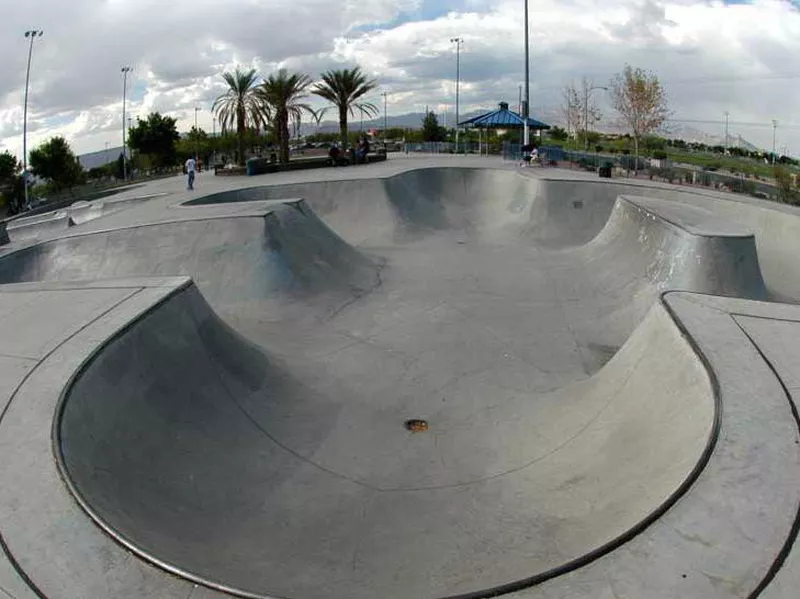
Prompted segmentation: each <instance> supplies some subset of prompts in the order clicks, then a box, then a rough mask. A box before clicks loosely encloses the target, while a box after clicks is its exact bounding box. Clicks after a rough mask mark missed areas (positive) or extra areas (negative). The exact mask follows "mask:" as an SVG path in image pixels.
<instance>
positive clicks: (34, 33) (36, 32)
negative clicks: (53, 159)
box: [22, 29, 44, 206]
mask: <svg viewBox="0 0 800 599" xmlns="http://www.w3.org/2000/svg"><path fill="white" fill-rule="evenodd" d="M43 33H44V32H43V31H42V30H41V29H29V30H28V31H26V32H25V37H28V38H30V40H31V43H30V46H29V47H28V70H27V73H26V75H25V103H24V106H23V108H22V183H23V185H22V187H24V188H25V204H24V206H27V205H28V84H29V83H30V80H31V58H32V57H33V40H34V39H36V38H37V37H42V34H43Z"/></svg>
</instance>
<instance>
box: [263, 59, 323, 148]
mask: <svg viewBox="0 0 800 599" xmlns="http://www.w3.org/2000/svg"><path fill="white" fill-rule="evenodd" d="M310 85H311V79H310V78H309V77H308V75H303V74H301V73H289V71H287V70H286V69H280V70H279V71H278V72H277V73H273V74H272V75H270V76H269V77H267V78H266V79H265V80H264V82H263V83H262V84H261V85H260V86H259V88H258V90H257V93H258V97H259V99H260V100H261V102H262V103H263V104H264V105H265V106H264V108H263V113H264V114H269V115H270V116H272V124H273V129H274V130H275V134H276V136H277V138H278V145H279V147H280V152H279V159H280V161H281V162H283V163H286V162H289V121H290V120H291V121H293V122H295V123H297V124H298V125H299V123H300V121H301V119H302V117H303V113H307V114H310V115H311V116H312V118H316V117H317V115H316V113H315V112H314V110H313V109H312V108H311V107H310V106H309V105H308V104H306V103H304V102H303V100H304V99H305V98H307V97H308V93H307V90H308V88H309V86H310Z"/></svg>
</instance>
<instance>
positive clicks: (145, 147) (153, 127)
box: [128, 112, 180, 168]
mask: <svg viewBox="0 0 800 599" xmlns="http://www.w3.org/2000/svg"><path fill="white" fill-rule="evenodd" d="M179 139H180V135H178V128H177V121H176V120H175V119H174V118H172V117H169V116H163V115H162V114H160V113H158V112H151V113H150V114H149V115H147V118H146V119H145V120H142V119H139V118H137V119H136V126H135V127H132V128H131V129H130V131H129V133H128V145H129V146H130V147H131V148H132V149H134V150H136V152H137V153H138V154H146V155H148V156H149V159H150V162H151V163H152V164H153V166H154V167H156V168H163V167H168V166H173V165H174V164H175V162H176V160H177V156H176V153H175V142H177V141H178V140H179Z"/></svg>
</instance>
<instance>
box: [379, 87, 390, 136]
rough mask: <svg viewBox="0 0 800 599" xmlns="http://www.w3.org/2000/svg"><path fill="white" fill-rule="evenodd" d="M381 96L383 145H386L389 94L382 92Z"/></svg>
mask: <svg viewBox="0 0 800 599" xmlns="http://www.w3.org/2000/svg"><path fill="white" fill-rule="evenodd" d="M381 95H382V96H383V143H386V131H388V130H389V120H388V118H389V117H388V114H389V113H388V109H387V106H388V99H387V98H388V97H389V93H388V92H383V93H382V94H381Z"/></svg>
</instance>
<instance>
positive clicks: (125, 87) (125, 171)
mask: <svg viewBox="0 0 800 599" xmlns="http://www.w3.org/2000/svg"><path fill="white" fill-rule="evenodd" d="M132 70H133V69H132V68H131V67H122V69H121V71H122V180H123V181H127V180H128V164H127V163H128V152H127V147H126V145H125V101H126V99H127V97H128V73H130V72H131V71H132Z"/></svg>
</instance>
